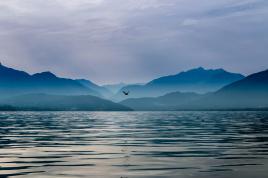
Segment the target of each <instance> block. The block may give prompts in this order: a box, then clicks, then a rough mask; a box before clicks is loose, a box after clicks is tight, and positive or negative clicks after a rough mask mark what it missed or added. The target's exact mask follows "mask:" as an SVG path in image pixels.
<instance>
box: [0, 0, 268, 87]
mask: <svg viewBox="0 0 268 178" xmlns="http://www.w3.org/2000/svg"><path fill="white" fill-rule="evenodd" d="M0 40H1V43H0V58H1V59H0V60H1V61H2V62H3V63H5V64H7V65H10V66H13V67H17V68H20V69H23V70H27V71H29V72H32V73H33V72H39V71H43V70H51V71H52V72H54V73H56V74H58V75H60V76H66V77H72V78H80V77H83V78H88V79H92V80H93V81H97V82H99V83H113V82H119V81H124V82H143V81H146V80H149V79H152V78H155V77H157V76H161V75H166V74H172V73H177V72H179V71H181V70H184V69H189V68H192V67H197V66H204V67H207V68H219V67H222V68H225V69H227V70H230V71H238V72H242V73H245V74H249V73H252V72H257V71H260V70H264V69H267V68H268V59H267V58H268V51H267V49H266V48H267V46H268V2H267V0H219V1H211V0H200V1H197V0H165V1H163V0H112V1H111V0H69V1H66V0H46V1H44V0H24V1H21V0H9V1H0Z"/></svg>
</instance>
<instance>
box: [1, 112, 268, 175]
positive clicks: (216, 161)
mask: <svg viewBox="0 0 268 178" xmlns="http://www.w3.org/2000/svg"><path fill="white" fill-rule="evenodd" d="M267 176H268V112H253V111H250V112H238V111H237V112H231V111H230V112H226V111H220V112H190V111H189V112H1V113H0V177H1V178H5V177H16V178H17V177H18V178H22V177H23V178H24V177H27V178H63V177H64V178H65V177H66V178H73V177H74V178H76V177H78V178H80V177H81V178H84V177H92V178H93V177H94V178H96V177H97V178H106V177H107V178H137V177H142V178H166V177H167V178H237V177H243V178H253V177H256V178H267Z"/></svg>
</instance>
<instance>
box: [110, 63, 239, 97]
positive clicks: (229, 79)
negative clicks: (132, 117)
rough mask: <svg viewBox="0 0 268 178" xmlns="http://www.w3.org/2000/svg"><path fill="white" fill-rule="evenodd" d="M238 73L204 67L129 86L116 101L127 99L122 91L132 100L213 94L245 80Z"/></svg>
mask: <svg viewBox="0 0 268 178" xmlns="http://www.w3.org/2000/svg"><path fill="white" fill-rule="evenodd" d="M243 78H244V76H243V75H241V74H238V73H231V72H227V71H225V70H223V69H215V70H212V69H204V68H202V67H199V68H195V69H191V70H188V71H185V72H180V73H178V74H176V75H169V76H165V77H160V78H158V79H154V80H152V81H150V82H148V83H146V84H145V85H128V86H125V87H123V88H122V89H121V90H120V91H119V92H118V93H117V94H116V95H115V96H114V99H115V100H118V101H120V100H123V99H127V97H125V96H123V95H122V91H130V92H131V97H132V98H140V97H157V96H161V95H164V94H167V93H170V92H176V91H180V92H196V93H207V92H213V91H216V90H218V89H220V88H222V87H223V86H225V85H228V84H230V83H233V82H235V81H238V80H241V79H243Z"/></svg>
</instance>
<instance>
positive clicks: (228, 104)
mask: <svg viewBox="0 0 268 178" xmlns="http://www.w3.org/2000/svg"><path fill="white" fill-rule="evenodd" d="M120 103H121V104H124V105H126V106H128V107H130V108H133V109H135V110H233V109H238V110H239V109H242V110H244V109H268V70H265V71H262V72H258V73H255V74H252V75H249V76H247V77H245V78H243V79H241V80H239V81H236V82H234V83H231V84H229V85H227V86H224V87H223V88H221V89H219V90H218V91H216V92H212V93H207V94H204V95H198V94H194V93H181V92H175V93H170V94H167V95H164V96H161V97H155V98H152V97H151V98H136V99H127V100H124V101H122V102H120Z"/></svg>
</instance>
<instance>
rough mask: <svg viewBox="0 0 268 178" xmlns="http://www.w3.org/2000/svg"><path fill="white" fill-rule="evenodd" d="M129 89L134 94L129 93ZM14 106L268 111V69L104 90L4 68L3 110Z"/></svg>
mask: <svg viewBox="0 0 268 178" xmlns="http://www.w3.org/2000/svg"><path fill="white" fill-rule="evenodd" d="M120 87H123V88H121V89H120ZM116 91H117V93H116ZM123 91H129V92H130V94H129V95H124V94H123ZM109 100H113V101H121V100H122V101H121V102H120V103H115V102H112V101H109ZM11 108H13V109H14V108H15V109H18V110H20V109H21V110H30V109H33V110H89V111H91V110H96V111H100V110H122V111H126V110H132V109H134V110H210V109H213V110H218V109H219V110H221V109H250V108H257V109H262V108H268V70H265V71H262V72H258V73H255V74H252V75H249V76H247V77H245V76H243V75H241V74H238V73H231V72H227V71H225V70H224V69H204V68H202V67H200V68H195V69H191V70H188V71H185V72H180V73H178V74H176V75H170V76H165V77H160V78H158V79H154V80H152V81H150V82H148V83H146V84H134V85H127V86H125V84H116V85H107V86H99V85H97V84H95V83H93V82H92V81H90V80H86V79H68V78H60V77H58V76H56V75H55V74H53V73H51V72H41V73H36V74H33V75H30V74H28V73H27V72H24V71H20V70H16V69H12V68H9V67H6V66H4V65H2V64H0V110H3V109H7V110H8V109H11Z"/></svg>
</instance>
